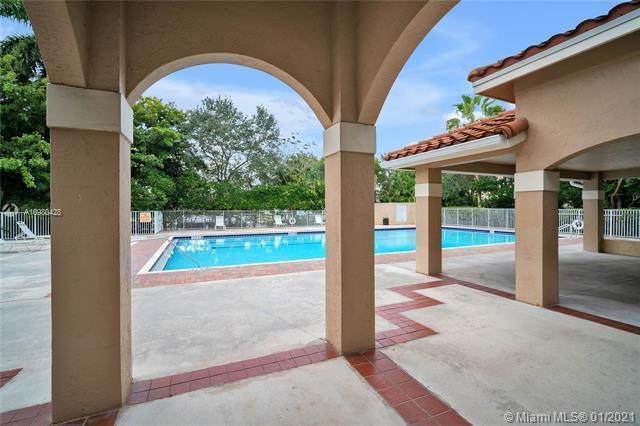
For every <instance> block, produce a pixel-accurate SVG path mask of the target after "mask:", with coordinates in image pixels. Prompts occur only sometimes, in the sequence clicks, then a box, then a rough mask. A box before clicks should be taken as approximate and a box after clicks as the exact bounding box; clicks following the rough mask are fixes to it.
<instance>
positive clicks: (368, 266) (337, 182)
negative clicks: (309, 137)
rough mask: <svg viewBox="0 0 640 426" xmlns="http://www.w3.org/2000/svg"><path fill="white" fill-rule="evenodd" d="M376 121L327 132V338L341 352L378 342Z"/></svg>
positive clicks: (343, 125)
mask: <svg viewBox="0 0 640 426" xmlns="http://www.w3.org/2000/svg"><path fill="white" fill-rule="evenodd" d="M375 150H376V131H375V127H374V126H369V125H364V124H357V123H348V122H339V123H336V124H334V125H333V126H331V127H329V128H328V129H327V130H325V132H324V157H325V185H326V188H325V193H326V195H325V200H326V232H327V233H326V252H327V256H326V307H325V311H326V319H325V321H326V337H327V339H328V340H329V342H330V343H331V344H332V345H333V346H334V347H335V348H336V350H337V351H338V352H340V353H352V352H358V351H362V350H366V349H371V348H373V347H374V345H375V303H374V302H375V300H374V295H375V282H374V268H373V265H374V256H373V232H374V222H373V213H374V212H373V210H374V185H375V183H374V158H373V156H374V153H375Z"/></svg>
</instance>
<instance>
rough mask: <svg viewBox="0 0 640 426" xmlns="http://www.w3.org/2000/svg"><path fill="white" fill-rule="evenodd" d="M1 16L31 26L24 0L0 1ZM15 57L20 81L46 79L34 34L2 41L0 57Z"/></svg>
mask: <svg viewBox="0 0 640 426" xmlns="http://www.w3.org/2000/svg"><path fill="white" fill-rule="evenodd" d="M0 16H1V17H3V18H7V19H10V20H12V21H15V22H20V23H23V24H27V25H29V24H30V23H29V16H27V11H26V10H25V8H24V5H23V4H22V0H0ZM7 54H10V55H13V56H15V58H16V61H15V71H16V74H17V75H18V78H19V79H20V80H23V81H24V80H28V79H30V78H32V77H45V75H46V73H45V69H44V63H43V62H42V56H41V55H40V49H39V48H38V43H37V42H36V36H35V35H33V34H15V35H10V36H7V37H5V38H4V39H3V40H1V41H0V56H4V55H7Z"/></svg>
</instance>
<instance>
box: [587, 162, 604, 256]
mask: <svg viewBox="0 0 640 426" xmlns="http://www.w3.org/2000/svg"><path fill="white" fill-rule="evenodd" d="M583 185H584V186H583V188H582V208H583V211H584V228H583V230H582V234H583V235H582V248H583V250H585V251H592V252H595V253H598V252H601V251H602V239H603V234H604V219H603V217H602V215H603V209H602V203H603V200H604V191H603V190H602V179H600V175H599V173H594V176H593V179H591V180H586V181H584V182H583Z"/></svg>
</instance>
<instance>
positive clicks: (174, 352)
mask: <svg viewBox="0 0 640 426" xmlns="http://www.w3.org/2000/svg"><path fill="white" fill-rule="evenodd" d="M151 241H153V240H148V241H138V242H136V243H135V244H133V246H132V255H135V256H136V257H137V258H138V260H137V264H138V265H140V264H143V263H144V262H145V256H149V255H150V254H149V253H151V252H152V251H153V250H152V249H153V247H146V244H145V243H147V242H148V243H149V244H150V243H151ZM580 242H581V240H575V239H574V240H563V241H562V242H561V247H560V265H561V281H562V282H561V303H562V305H565V303H568V304H569V305H570V306H572V305H571V303H575V302H576V296H579V297H578V299H580V302H581V303H582V304H583V305H582V307H583V308H584V309H583V310H588V309H591V310H592V311H593V310H597V309H600V311H599V313H598V315H593V313H594V312H592V314H586V313H584V312H580V310H579V309H577V308H576V307H575V305H573V306H574V309H573V310H572V309H567V308H566V306H565V309H560V308H554V309H541V308H537V307H534V306H530V305H526V304H523V303H519V302H515V301H514V300H512V299H513V294H512V291H513V290H512V287H509V285H512V284H509V280H510V279H512V278H510V277H511V275H510V274H511V273H512V272H511V271H512V266H510V263H512V262H513V244H502V245H496V246H482V247H471V248H460V249H449V250H445V254H444V256H445V257H444V269H445V272H446V273H447V275H448V276H452V278H448V277H444V276H442V277H426V276H424V275H421V274H416V273H415V272H413V268H414V267H415V265H414V263H413V261H412V260H411V257H412V256H414V254H413V253H403V254H401V255H380V256H377V257H376V262H377V264H376V268H375V272H376V293H375V296H376V311H377V315H376V331H377V338H378V346H379V350H378V351H376V352H372V353H368V354H365V356H354V357H347V358H344V357H336V356H335V354H334V353H332V350H331V348H330V347H328V346H327V345H326V343H325V342H324V340H323V339H324V271H323V269H322V265H317V264H308V263H309V262H292V263H301V264H303V263H307V265H306V266H307V267H309V268H312V269H310V270H306V271H298V272H288V269H286V268H282V267H284V266H286V265H284V264H276V265H279V266H280V267H281V268H280V269H278V268H272V269H270V270H268V271H263V272H264V273H263V274H262V275H258V276H254V277H247V276H243V277H239V278H235V279H222V278H220V279H217V280H211V281H205V282H193V283H184V284H183V285H176V284H178V283H174V284H172V285H157V286H150V288H145V287H137V288H134V289H133V291H132V319H133V324H132V333H133V374H134V387H133V389H132V390H133V392H132V394H131V397H130V400H129V402H128V404H127V406H125V407H123V408H122V409H120V410H115V411H113V412H110V413H107V414H106V415H105V417H104V418H103V419H102V420H103V421H104V420H106V421H116V422H117V423H118V424H135V425H145V424H150V425H151V424H167V423H182V424H202V423H207V422H211V421H212V419H215V422H216V423H218V424H296V425H298V424H304V425H306V424H309V425H312V424H345V423H363V424H364V423H366V424H405V423H415V422H421V423H420V424H440V425H449V424H467V423H466V421H468V422H471V423H473V424H500V423H502V422H503V415H504V412H505V411H513V412H518V411H527V412H533V413H537V412H548V411H573V410H578V411H582V410H585V411H598V410H607V411H635V412H636V413H638V412H640V406H639V401H640V387H639V386H638V383H640V367H638V365H637V362H636V361H637V359H638V357H640V327H634V326H633V325H630V324H625V323H628V322H630V320H632V319H633V318H634V316H633V315H636V316H638V315H640V308H639V305H640V303H638V302H639V301H638V300H637V298H638V282H637V279H636V278H637V276H640V270H639V268H640V265H639V262H637V259H634V258H627V257H623V256H614V255H605V254H593V253H584V252H582V251H581V246H580ZM387 256H400V257H399V258H396V259H395V261H391V258H388V257H387ZM132 258H133V256H132ZM132 260H133V259H132ZM0 262H1V264H2V273H3V279H2V283H1V284H0V319H1V321H0V327H1V331H2V336H3V337H2V342H1V346H0V372H3V373H6V372H11V373H10V374H12V375H11V377H9V376H7V379H6V380H4V379H3V381H2V383H0V412H2V413H3V414H2V415H0V418H1V420H2V421H1V423H2V424H5V423H7V422H9V421H14V423H17V422H18V421H23V420H27V423H31V424H37V422H38V421H43V422H46V419H47V418H48V417H47V416H50V413H49V410H50V405H49V404H48V401H49V399H50V380H51V379H50V366H51V353H50V345H51V336H50V327H51V325H50V297H49V294H50V283H49V279H50V278H49V252H48V251H46V250H45V251H41V252H35V253H24V254H14V255H6V254H3V255H0ZM260 266H264V265H260ZM271 266H273V265H271ZM313 268H316V269H313ZM510 268H511V269H510ZM216 269H226V270H227V272H228V269H229V268H216ZM241 269H246V267H242V268H241ZM501 271H502V272H501ZM598 271H599V272H598ZM253 273H257V272H256V271H254V272H253ZM158 275H160V274H158ZM158 275H155V276H158ZM227 278H228V276H227ZM461 280H462V281H461ZM469 281H471V282H469ZM603 283H604V285H603ZM614 293H615V296H613V294H614ZM614 299H615V300H614ZM585 301H589V303H586V304H585ZM611 301H615V302H616V303H614V304H612V303H611ZM625 301H626V304H624V305H623V304H621V303H625ZM620 313H622V314H623V316H624V318H626V319H628V320H627V321H625V320H622V322H621V321H614V320H613V319H615V317H616V315H618V314H620ZM523 331H524V332H523ZM471 354H473V355H471ZM273 357H275V360H274V359H273ZM16 370H18V371H17V372H16ZM2 375H3V376H4V374H2ZM469 395H474V397H473V398H469ZM24 407H27V408H24ZM12 410H17V411H12ZM7 411H9V414H8V415H7ZM636 415H637V414H636ZM7 419H9V420H7ZM464 419H466V421H465V420H464Z"/></svg>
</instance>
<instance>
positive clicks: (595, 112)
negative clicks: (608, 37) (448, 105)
mask: <svg viewBox="0 0 640 426" xmlns="http://www.w3.org/2000/svg"><path fill="white" fill-rule="evenodd" d="M638 46H640V32H636V33H633V34H631V35H629V36H626V37H624V38H622V39H619V40H616V41H614V42H611V43H608V44H606V45H604V46H602V47H599V48H596V49H593V50H591V51H589V52H587V53H584V54H582V55H579V56H576V57H574V58H571V59H568V60H565V61H563V62H561V63H559V64H557V65H554V66H551V67H549V68H547V69H544V70H542V71H539V72H537V73H534V74H531V75H529V76H526V77H523V78H521V79H519V80H517V81H515V82H514V85H515V86H514V89H515V96H516V105H517V111H518V115H519V116H522V117H526V118H527V120H529V129H528V130H527V141H526V142H525V143H523V144H521V145H520V148H519V150H518V152H517V164H516V169H517V171H518V172H525V171H531V170H544V169H547V170H551V169H554V168H555V167H557V166H558V165H559V164H561V163H562V162H564V161H566V160H567V159H569V158H571V157H572V156H575V155H577V154H579V153H581V152H582V151H584V150H586V149H589V148H591V147H594V146H597V145H599V144H602V143H606V142H609V141H614V140H616V139H619V138H623V137H627V136H630V135H634V134H639V133H640V119H638V111H640V84H637V81H638V76H639V75H640V49H638Z"/></svg>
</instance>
